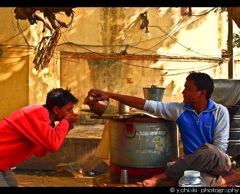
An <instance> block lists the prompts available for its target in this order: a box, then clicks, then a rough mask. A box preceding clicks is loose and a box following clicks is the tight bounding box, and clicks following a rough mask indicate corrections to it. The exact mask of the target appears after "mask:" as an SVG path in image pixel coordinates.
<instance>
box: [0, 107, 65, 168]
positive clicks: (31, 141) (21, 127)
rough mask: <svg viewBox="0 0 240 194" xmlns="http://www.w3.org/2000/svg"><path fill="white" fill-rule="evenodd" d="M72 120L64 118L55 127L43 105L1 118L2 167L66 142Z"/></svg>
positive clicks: (40, 154) (0, 159)
mask: <svg viewBox="0 0 240 194" xmlns="http://www.w3.org/2000/svg"><path fill="white" fill-rule="evenodd" d="M68 128H69V123H68V121H67V120H65V119H62V120H61V121H60V122H59V123H58V125H57V126H56V127H55V128H53V127H52V126H51V121H50V117H49V112H48V110H47V109H46V108H45V107H44V106H42V105H37V104H35V105H30V106H27V107H24V108H21V109H19V110H17V111H16V112H14V113H12V114H10V115H9V116H7V117H5V118H3V119H2V120H1V121H0V170H7V169H9V168H11V167H14V166H17V165H18V164H20V163H21V162H23V161H25V160H27V159H28V158H29V157H30V156H32V155H36V156H38V157H42V156H45V155H46V154H47V153H48V152H49V151H57V150H59V148H60V146H61V145H62V143H63V141H64V139H65V137H66V135H67V133H68Z"/></svg>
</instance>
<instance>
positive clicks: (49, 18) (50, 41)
mask: <svg viewBox="0 0 240 194" xmlns="http://www.w3.org/2000/svg"><path fill="white" fill-rule="evenodd" d="M59 12H65V14H66V16H67V17H70V16H71V20H70V22H69V23H68V24H66V23H65V22H63V21H61V20H59V19H58V18H57V17H56V13H59ZM14 13H15V18H16V19H17V20H19V19H20V20H28V21H29V23H30V24H31V25H34V24H37V22H38V21H41V22H43V24H44V26H43V29H42V33H44V32H45V31H46V28H47V29H48V30H50V34H51V35H50V36H45V37H43V38H42V40H41V42H40V44H39V46H38V50H37V53H36V56H35V58H34V60H33V63H34V64H35V67H34V68H35V69H36V70H39V68H40V67H41V68H42V69H43V68H45V67H47V66H48V63H49V62H50V60H51V58H52V56H53V53H54V50H55V47H56V45H57V42H58V40H59V39H60V37H61V31H60V29H61V28H68V26H69V25H70V24H71V23H72V21H73V18H74V12H73V10H72V7H16V8H15V9H14ZM19 30H20V32H21V35H22V36H23V37H24V39H25V41H26V38H25V36H24V34H23V32H22V31H21V29H20V28H19ZM26 42H27V41H26ZM27 44H28V43H27ZM28 45H29V44H28Z"/></svg>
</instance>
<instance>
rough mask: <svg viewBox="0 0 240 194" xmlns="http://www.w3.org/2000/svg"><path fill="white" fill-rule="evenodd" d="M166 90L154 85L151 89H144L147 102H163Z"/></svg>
mask: <svg viewBox="0 0 240 194" xmlns="http://www.w3.org/2000/svg"><path fill="white" fill-rule="evenodd" d="M164 91H165V88H160V87H157V86H155V85H152V86H151V87H150V88H143V94H144V98H145V99H146V100H155V101H162V98H163V93H164Z"/></svg>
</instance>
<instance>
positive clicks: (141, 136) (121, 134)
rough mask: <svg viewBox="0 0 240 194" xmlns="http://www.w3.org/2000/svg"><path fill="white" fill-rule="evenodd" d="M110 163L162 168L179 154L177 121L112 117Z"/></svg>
mask: <svg viewBox="0 0 240 194" xmlns="http://www.w3.org/2000/svg"><path fill="white" fill-rule="evenodd" d="M109 128H110V133H109V134H110V165H112V166H121V167H127V168H134V169H137V168H138V169H139V168H140V169H156V168H159V169H162V168H165V167H166V165H167V162H169V161H170V160H171V159H173V158H177V157H178V156H179V144H178V131H177V127H176V123H175V122H173V121H168V120H164V119H161V118H151V117H141V118H140V117H136V118H127V119H110V120H109Z"/></svg>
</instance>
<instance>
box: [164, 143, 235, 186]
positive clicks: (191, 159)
mask: <svg viewBox="0 0 240 194" xmlns="http://www.w3.org/2000/svg"><path fill="white" fill-rule="evenodd" d="M230 169H231V159H230V158H229V156H228V155H227V154H225V153H223V152H222V151H220V150H219V149H217V148H216V147H215V146H213V145H211V144H208V143H206V144H203V145H202V146H201V147H199V148H198V149H197V150H196V151H195V152H194V153H193V154H189V155H186V156H183V157H180V158H178V159H177V160H176V161H173V162H168V163H167V167H166V169H165V174H166V175H167V176H168V177H170V178H172V179H173V180H175V181H178V180H179V179H180V178H181V177H182V176H183V174H184V171H185V170H197V171H200V173H201V176H202V177H203V178H204V180H205V182H206V186H207V187H218V186H220V184H221V182H222V176H223V175H226V174H227V173H228V172H229V171H230Z"/></svg>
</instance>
